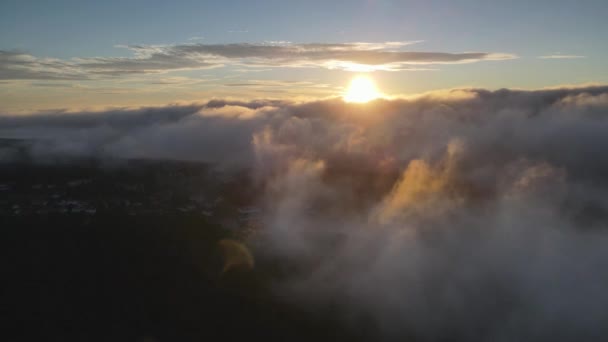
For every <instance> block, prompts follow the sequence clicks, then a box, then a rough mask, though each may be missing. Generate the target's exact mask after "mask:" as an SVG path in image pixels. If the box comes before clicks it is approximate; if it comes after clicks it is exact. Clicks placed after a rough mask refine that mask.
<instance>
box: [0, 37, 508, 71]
mask: <svg viewBox="0 0 608 342" xmlns="http://www.w3.org/2000/svg"><path fill="white" fill-rule="evenodd" d="M408 44H409V43H401V42H389V43H339V44H292V43H280V44H273V43H265V44H247V43H242V44H183V45H160V46H154V45H131V46H125V48H127V49H129V50H130V51H131V52H132V53H133V54H134V56H133V57H96V58H73V59H71V60H60V59H52V58H38V57H34V56H31V55H29V54H26V53H21V52H10V51H0V79H10V80H15V79H52V80H70V79H96V78H102V77H112V76H125V75H132V74H148V73H160V72H168V71H176V70H196V69H209V68H218V67H222V66H225V65H239V66H244V67H289V68H294V67H295V68H302V67H314V68H328V69H343V70H354V71H373V70H388V71H395V70H406V69H412V68H414V69H415V68H419V67H413V65H432V64H454V63H471V62H477V61H483V60H503V59H511V58H515V56H513V55H511V54H505V53H488V52H466V53H448V52H416V51H402V50H401V49H402V47H403V46H405V45H408Z"/></svg>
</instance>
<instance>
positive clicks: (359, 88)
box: [343, 76, 382, 103]
mask: <svg viewBox="0 0 608 342" xmlns="http://www.w3.org/2000/svg"><path fill="white" fill-rule="evenodd" d="M381 96H382V94H381V93H380V92H379V91H378V88H377V87H376V84H375V83H374V81H372V79H371V78H369V77H367V76H357V77H355V78H354V79H353V80H352V81H350V85H349V86H348V89H347V90H346V92H345V93H344V96H343V98H344V101H346V102H357V103H365V102H369V101H371V100H374V99H377V98H379V97H381Z"/></svg>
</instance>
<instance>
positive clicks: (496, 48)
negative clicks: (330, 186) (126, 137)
mask: <svg viewBox="0 0 608 342" xmlns="http://www.w3.org/2000/svg"><path fill="white" fill-rule="evenodd" d="M606 14H608V3H606V1H601V0H597V1H596V0H585V1H578V2H574V1H563V0H553V1H544V0H539V1H533V2H530V1H481V0H465V1H388V0H363V1H356V0H353V1H255V2H254V1H230V0H228V1H172V2H166V1H165V2H161V1H114V0H109V1H71V0H58V1H53V2H48V1H10V0H5V1H2V3H1V4H0V111H2V112H22V111H23V112H27V111H36V110H45V109H57V108H66V109H82V108H105V107H112V106H123V107H138V106H150V105H164V104H168V103H182V102H197V101H205V100H209V99H211V98H231V99H255V98H265V99H269V98H270V99H275V98H277V99H294V100H298V99H309V98H324V97H332V96H340V94H342V93H343V92H344V88H345V87H346V86H347V85H348V83H349V82H350V80H351V79H352V78H353V77H355V76H357V75H359V74H368V75H369V77H371V78H373V80H374V81H375V83H376V84H377V86H378V88H379V89H380V90H381V91H382V93H384V94H386V95H387V96H400V95H410V94H417V93H422V92H428V91H434V90H438V89H450V88H460V87H479V88H488V89H499V88H523V89H538V88H545V87H556V86H561V85H577V84H589V83H595V84H603V83H606V82H608V62H606V61H608V45H607V44H605V32H608V22H607V21H606V20H605V17H606Z"/></svg>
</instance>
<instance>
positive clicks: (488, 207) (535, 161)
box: [0, 86, 608, 341]
mask: <svg viewBox="0 0 608 342" xmlns="http://www.w3.org/2000/svg"><path fill="white" fill-rule="evenodd" d="M0 127H1V129H0V137H13V138H33V139H39V140H38V142H37V143H36V142H34V143H33V145H31V147H30V148H29V149H28V151H27V153H29V157H30V158H34V159H35V160H40V161H46V162H49V161H54V160H57V159H62V158H65V157H66V156H91V155H95V156H98V157H140V158H141V157H147V158H173V159H189V160H202V161H208V162H216V163H222V164H223V165H230V166H233V167H234V166H236V167H245V168H248V169H250V170H252V177H254V178H255V180H256V181H257V182H259V184H260V185H261V186H262V188H263V189H265V191H264V193H263V194H262V195H261V196H260V203H259V205H260V206H261V207H263V208H264V210H263V211H264V212H265V217H264V226H265V230H264V233H265V234H263V237H262V238H261V240H260V241H253V242H252V244H254V245H259V246H262V247H261V249H260V250H259V251H258V253H265V254H268V255H271V256H273V257H280V258H281V259H282V260H286V261H287V262H290V263H294V264H295V265H297V267H295V268H294V269H296V270H298V271H297V272H295V274H293V275H292V277H291V278H290V279H288V280H286V281H284V282H282V283H281V284H279V291H281V292H282V293H283V294H290V296H285V297H287V298H293V300H294V301H295V302H297V303H300V304H301V305H302V307H303V308H310V309H313V310H316V309H318V308H323V307H327V306H328V305H333V306H335V307H336V308H337V309H336V312H337V313H336V314H337V315H338V316H339V317H341V318H342V319H343V320H344V321H345V322H347V323H351V324H352V326H353V329H365V330H366V331H367V332H368V333H369V332H370V331H371V332H372V333H373V334H378V335H377V336H378V337H381V338H386V339H389V340H390V339H403V338H413V339H415V338H418V339H420V340H463V341H470V340H492V341H513V340H547V341H555V340H564V341H567V340H573V339H583V340H601V339H604V338H605V337H606V336H608V328H607V327H606V325H605V324H604V323H605V321H606V319H607V318H608V314H607V312H606V309H605V308H606V307H608V294H606V291H605V289H606V288H607V287H608V271H607V270H608V267H607V266H608V252H607V251H606V246H607V244H608V231H607V229H608V226H607V225H608V201H607V200H606V199H607V198H608V177H607V176H606V175H608V155H607V154H606V153H604V152H605V149H606V148H607V147H608V135H607V134H606V132H607V131H608V87H607V86H595V87H584V88H561V89H550V90H538V91H519V90H507V89H503V90H498V91H489V90H484V89H461V90H452V91H446V92H434V93H429V94H426V95H423V96H419V97H416V98H410V99H395V100H378V101H375V102H372V103H368V104H363V105H360V104H349V103H344V102H343V101H341V100H339V99H331V100H324V101H315V102H306V103H290V102H282V101H254V102H238V101H223V100H214V101H210V102H208V103H204V104H200V105H191V106H171V107H163V108H143V109H138V110H112V111H106V112H96V113H84V112H81V113H67V112H66V113H63V112H52V113H50V112H47V113H39V114H34V115H27V116H23V115H21V116H16V115H15V116H11V115H3V116H1V117H0ZM1 155H3V156H4V159H5V160H8V159H10V158H13V157H15V156H16V154H15V152H11V151H10V150H8V149H6V148H5V149H4V150H3V151H2V153H1Z"/></svg>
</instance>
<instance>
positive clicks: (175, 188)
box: [0, 161, 354, 341]
mask: <svg viewBox="0 0 608 342" xmlns="http://www.w3.org/2000/svg"><path fill="white" fill-rule="evenodd" d="M0 180H1V181H0V183H2V187H1V188H0V190H1V197H0V219H1V222H2V224H1V225H2V229H1V232H0V234H1V237H0V250H1V251H2V258H1V263H2V264H1V266H0V267H1V269H2V281H1V285H0V287H1V288H2V290H1V291H0V293H1V296H2V298H1V302H2V305H1V306H0V319H1V322H2V334H3V335H4V336H3V337H2V340H5V341H33V340H37V341H38V340H45V341H48V340H57V341H203V340H217V339H220V338H221V339H230V340H233V339H239V340H243V339H247V340H254V339H257V338H263V339H264V340H302V341H310V340H317V339H323V340H336V339H344V340H352V338H353V337H354V334H353V333H349V332H347V331H346V330H345V329H342V328H341V326H340V325H339V324H338V323H337V322H333V321H332V320H331V319H328V317H330V313H329V312H330V309H327V310H326V309H323V310H320V311H323V312H311V311H307V312H303V311H301V310H299V309H297V308H296V307H295V306H294V305H291V304H290V303H289V301H287V300H283V299H281V297H280V295H277V293H276V292H275V291H273V284H274V283H275V282H276V281H278V280H279V279H280V277H281V275H282V274H284V272H285V269H287V268H286V265H280V264H279V263H277V261H276V260H274V261H270V260H264V258H263V257H258V256H257V255H255V252H253V253H254V259H255V266H254V267H253V268H252V267H251V265H249V264H247V263H242V262H240V263H239V262H236V263H230V260H229V259H230V258H231V255H234V253H232V254H231V253H230V251H228V252H226V250H225V244H223V243H224V242H226V241H229V242H230V243H231V244H233V245H237V246H238V245H242V246H246V245H247V240H248V239H249V238H251V236H252V235H253V234H255V229H256V217H255V216H256V214H257V210H258V209H257V208H255V207H252V205H251V201H252V198H253V197H254V196H255V192H254V191H253V190H252V189H251V186H250V184H249V185H247V184H248V183H247V182H248V181H247V180H246V178H239V177H238V176H237V177H232V178H227V179H222V178H221V177H220V176H218V175H217V174H215V175H214V174H213V173H212V172H210V171H208V169H207V166H205V165H200V164H184V163H168V162H164V163H152V162H142V161H139V162H129V163H124V164H121V165H118V166H117V165H113V166H107V165H97V164H95V163H90V162H86V163H78V164H53V165H35V164H29V163H22V164H12V165H2V167H1V168H0ZM248 190H251V191H249V192H248ZM245 248H246V247H245ZM237 254H238V253H237ZM237 259H238V258H237ZM229 266H230V267H229Z"/></svg>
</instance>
